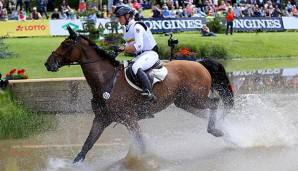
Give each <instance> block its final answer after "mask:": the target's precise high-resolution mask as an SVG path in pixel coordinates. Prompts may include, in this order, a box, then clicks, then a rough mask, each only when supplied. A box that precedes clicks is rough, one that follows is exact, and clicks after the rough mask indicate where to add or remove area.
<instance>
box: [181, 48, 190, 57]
mask: <svg viewBox="0 0 298 171" xmlns="http://www.w3.org/2000/svg"><path fill="white" fill-rule="evenodd" d="M180 52H181V54H182V55H183V56H189V54H190V52H189V49H188V48H181V49H180Z"/></svg>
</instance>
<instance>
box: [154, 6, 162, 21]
mask: <svg viewBox="0 0 298 171" xmlns="http://www.w3.org/2000/svg"><path fill="white" fill-rule="evenodd" d="M158 6H159V5H156V6H153V7H152V13H153V15H152V18H162V15H161V10H160V9H159V8H158Z"/></svg>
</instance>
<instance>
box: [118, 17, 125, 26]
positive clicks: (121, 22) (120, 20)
mask: <svg viewBox="0 0 298 171" xmlns="http://www.w3.org/2000/svg"><path fill="white" fill-rule="evenodd" d="M118 21H119V23H120V24H121V25H125V24H126V19H125V17H124V16H120V17H118Z"/></svg>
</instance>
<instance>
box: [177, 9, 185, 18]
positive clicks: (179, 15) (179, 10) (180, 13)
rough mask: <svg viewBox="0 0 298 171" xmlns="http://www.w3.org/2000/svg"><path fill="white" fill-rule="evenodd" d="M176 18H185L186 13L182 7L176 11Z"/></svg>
mask: <svg viewBox="0 0 298 171" xmlns="http://www.w3.org/2000/svg"><path fill="white" fill-rule="evenodd" d="M176 16H177V17H178V18H182V17H184V12H183V9H182V7H181V6H180V7H179V9H177V11H176Z"/></svg>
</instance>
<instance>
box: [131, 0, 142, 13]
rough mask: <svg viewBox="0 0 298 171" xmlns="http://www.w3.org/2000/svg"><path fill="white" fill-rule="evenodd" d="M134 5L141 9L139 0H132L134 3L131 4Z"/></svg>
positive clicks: (136, 8)
mask: <svg viewBox="0 0 298 171" xmlns="http://www.w3.org/2000/svg"><path fill="white" fill-rule="evenodd" d="M131 5H132V6H131V7H132V8H133V9H135V10H137V11H138V10H139V9H141V4H140V3H139V2H138V1H137V0H132V4H131Z"/></svg>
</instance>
